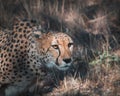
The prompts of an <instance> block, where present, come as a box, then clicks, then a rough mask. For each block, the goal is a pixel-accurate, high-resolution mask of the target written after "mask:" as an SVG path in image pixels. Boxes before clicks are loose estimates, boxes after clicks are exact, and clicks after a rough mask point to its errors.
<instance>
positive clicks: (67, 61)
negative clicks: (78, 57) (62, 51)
mask: <svg viewBox="0 0 120 96" xmlns="http://www.w3.org/2000/svg"><path fill="white" fill-rule="evenodd" d="M63 61H64V62H65V63H70V62H71V61H72V60H71V58H66V59H63Z"/></svg>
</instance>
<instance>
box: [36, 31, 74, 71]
mask: <svg viewBox="0 0 120 96" xmlns="http://www.w3.org/2000/svg"><path fill="white" fill-rule="evenodd" d="M37 50H38V52H39V54H40V55H41V54H42V56H43V59H42V60H44V62H46V63H45V65H46V66H47V67H48V68H57V69H59V70H67V69H68V68H69V67H70V65H71V63H72V52H73V40H72V39H71V37H69V36H68V35H67V34H65V33H51V34H47V35H46V36H45V35H44V36H41V38H39V39H38V40H37Z"/></svg>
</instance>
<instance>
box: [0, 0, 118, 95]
mask: <svg viewBox="0 0 120 96" xmlns="http://www.w3.org/2000/svg"><path fill="white" fill-rule="evenodd" d="M119 6H120V1H119V0H111V2H109V0H84V2H83V0H9V1H8V0H0V14H1V15H0V27H2V28H6V29H12V25H13V22H14V20H15V18H20V19H24V18H28V19H35V20H37V21H38V24H41V25H42V27H43V28H44V29H45V30H46V31H48V30H53V31H63V32H66V33H67V34H69V35H70V36H71V37H72V38H73V39H74V41H75V49H74V50H75V52H74V54H73V57H74V58H75V59H76V60H77V61H76V62H75V64H74V68H73V70H72V76H68V75H67V76H65V78H64V80H62V81H61V82H60V85H59V81H58V79H56V81H57V82H58V83H57V85H56V87H57V88H54V89H53V90H52V92H50V93H48V94H45V92H44V94H43V95H44V96H64V95H65V96H119V95H120V93H119V89H120V74H119V73H120V61H119V60H118V61H119V62H116V61H115V62H113V61H111V62H110V63H109V62H108V57H105V56H103V55H101V53H104V52H107V56H108V54H111V55H110V57H111V56H112V54H115V55H117V56H120V55H119V54H120V52H119V51H120V27H119V26H120V7H119ZM99 53H100V54H99ZM100 56H103V59H104V58H105V62H103V61H104V60H103V59H102V62H101V63H100V64H98V63H99V62H97V63H95V64H94V65H90V64H89V63H90V62H92V61H100V60H101V58H100ZM106 58H107V59H106ZM115 58H116V57H115ZM88 64H89V67H88ZM108 65H112V66H108ZM68 73H70V72H68ZM87 73H88V74H87ZM73 75H75V76H73ZM74 77H76V78H74ZM81 77H82V79H81ZM83 78H84V80H83ZM58 85H59V86H58ZM37 96H39V95H37Z"/></svg>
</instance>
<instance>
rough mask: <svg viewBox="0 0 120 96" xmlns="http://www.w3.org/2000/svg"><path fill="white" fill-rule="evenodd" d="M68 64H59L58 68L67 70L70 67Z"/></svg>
mask: <svg viewBox="0 0 120 96" xmlns="http://www.w3.org/2000/svg"><path fill="white" fill-rule="evenodd" d="M70 66H71V65H70V64H69V65H63V66H59V68H58V69H59V70H68V69H69V68H70Z"/></svg>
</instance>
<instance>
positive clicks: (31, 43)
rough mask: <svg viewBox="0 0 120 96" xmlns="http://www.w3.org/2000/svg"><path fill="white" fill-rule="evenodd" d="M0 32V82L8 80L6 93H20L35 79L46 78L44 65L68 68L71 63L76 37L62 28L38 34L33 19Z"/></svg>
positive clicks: (52, 67) (9, 94)
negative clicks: (11, 29) (9, 31)
mask: <svg viewBox="0 0 120 96" xmlns="http://www.w3.org/2000/svg"><path fill="white" fill-rule="evenodd" d="M0 36H1V38H2V39H0V50H1V51H0V84H1V85H3V84H9V86H8V87H7V89H6V90H5V96H17V95H18V94H19V93H21V92H22V91H23V90H24V89H25V88H26V87H27V86H28V85H29V84H30V83H31V81H32V80H33V79H35V78H37V77H38V76H39V77H40V78H44V76H45V75H46V74H47V72H44V71H43V70H42V69H43V68H46V69H51V70H54V69H57V70H62V71H65V70H68V69H69V67H70V66H71V64H72V61H73V59H72V53H73V40H72V38H71V37H70V36H68V35H67V34H65V33H63V32H48V33H42V34H40V35H39V36H36V35H35V31H34V22H32V21H26V20H23V21H19V22H17V23H16V24H14V26H13V31H12V32H11V33H10V34H7V35H6V34H3V35H0Z"/></svg>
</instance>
